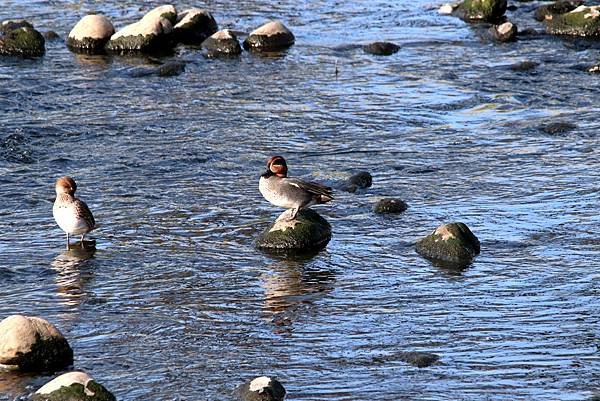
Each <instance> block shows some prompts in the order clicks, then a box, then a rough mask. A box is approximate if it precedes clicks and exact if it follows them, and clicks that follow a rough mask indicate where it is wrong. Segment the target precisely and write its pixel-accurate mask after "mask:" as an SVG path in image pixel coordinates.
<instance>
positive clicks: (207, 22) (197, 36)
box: [173, 8, 219, 44]
mask: <svg viewBox="0 0 600 401" xmlns="http://www.w3.org/2000/svg"><path fill="white" fill-rule="evenodd" d="M218 29H219V26H218V25H217V21H215V18H214V17H213V16H212V14H211V13H210V12H208V11H207V10H203V9H200V8H190V9H189V10H184V11H183V12H181V13H180V14H179V15H178V17H177V24H176V25H175V26H174V27H173V35H174V36H175V40H176V41H177V42H180V43H185V44H201V43H202V42H203V41H204V40H205V39H206V38H208V37H209V36H210V35H212V34H213V33H215V32H217V30H218Z"/></svg>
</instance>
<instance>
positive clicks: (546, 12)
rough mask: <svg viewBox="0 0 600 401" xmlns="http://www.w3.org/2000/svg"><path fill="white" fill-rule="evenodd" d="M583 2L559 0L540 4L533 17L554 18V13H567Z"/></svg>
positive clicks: (539, 19)
mask: <svg viewBox="0 0 600 401" xmlns="http://www.w3.org/2000/svg"><path fill="white" fill-rule="evenodd" d="M582 4H583V1H581V0H559V1H555V2H554V3H552V4H548V5H545V6H540V7H538V8H536V9H535V12H534V13H533V18H535V19H536V20H538V21H544V20H545V19H547V18H548V19H550V18H554V16H555V15H559V14H564V13H568V12H569V11H573V10H574V9H576V8H577V7H579V6H580V5H582Z"/></svg>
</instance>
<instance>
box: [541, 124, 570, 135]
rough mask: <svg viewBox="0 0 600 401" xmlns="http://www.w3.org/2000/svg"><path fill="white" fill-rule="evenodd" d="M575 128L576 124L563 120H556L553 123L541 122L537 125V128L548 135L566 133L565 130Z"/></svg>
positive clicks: (568, 130)
mask: <svg viewBox="0 0 600 401" xmlns="http://www.w3.org/2000/svg"><path fill="white" fill-rule="evenodd" d="M576 128H577V125H575V124H573V123H568V122H565V121H556V122H553V123H548V124H543V125H541V126H540V127H539V130H540V131H542V132H544V133H546V134H549V135H557V134H566V133H567V132H571V131H573V130H574V129H576Z"/></svg>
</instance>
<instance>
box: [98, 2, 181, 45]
mask: <svg viewBox="0 0 600 401" xmlns="http://www.w3.org/2000/svg"><path fill="white" fill-rule="evenodd" d="M176 17H177V11H176V10H175V7H173V6H171V5H169V6H160V7H157V8H155V9H153V10H151V11H149V12H148V13H147V14H146V15H144V17H143V18H142V19H141V20H139V21H138V22H134V23H133V24H130V25H127V26H126V27H125V28H123V29H121V30H119V31H118V32H117V33H115V34H114V35H112V36H111V37H110V40H109V41H108V43H107V44H106V48H107V49H108V50H110V51H114V52H153V51H160V50H165V49H166V48H170V47H171V46H172V41H171V33H172V31H173V22H174V21H175V18H176Z"/></svg>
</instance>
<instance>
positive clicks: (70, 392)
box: [31, 372, 116, 401]
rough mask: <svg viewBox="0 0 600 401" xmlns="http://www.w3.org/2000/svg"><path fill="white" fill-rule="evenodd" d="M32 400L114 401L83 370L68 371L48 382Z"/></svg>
mask: <svg viewBox="0 0 600 401" xmlns="http://www.w3.org/2000/svg"><path fill="white" fill-rule="evenodd" d="M31 398H32V400H33V401H116V398H115V396H114V395H112V394H111V393H110V391H108V390H107V389H106V388H105V387H104V386H102V385H101V384H99V383H97V382H96V381H94V379H92V378H91V377H90V376H89V375H87V374H86V373H83V372H70V373H66V374H64V375H62V376H59V377H57V378H56V379H54V380H52V381H50V382H48V383H47V384H46V385H44V386H43V387H42V388H40V389H39V390H38V391H37V392H36V393H35V394H33V396H32V397H31Z"/></svg>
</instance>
